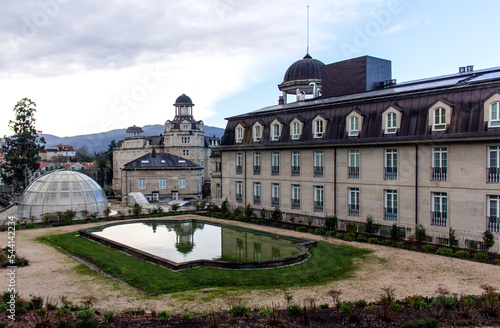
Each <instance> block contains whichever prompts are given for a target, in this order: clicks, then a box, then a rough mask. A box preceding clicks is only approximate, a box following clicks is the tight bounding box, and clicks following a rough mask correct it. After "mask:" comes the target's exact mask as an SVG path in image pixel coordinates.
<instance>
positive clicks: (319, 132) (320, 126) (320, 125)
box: [313, 117, 325, 138]
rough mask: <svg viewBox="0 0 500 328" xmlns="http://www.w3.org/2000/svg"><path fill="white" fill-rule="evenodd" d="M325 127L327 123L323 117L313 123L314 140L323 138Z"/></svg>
mask: <svg viewBox="0 0 500 328" xmlns="http://www.w3.org/2000/svg"><path fill="white" fill-rule="evenodd" d="M324 126H325V122H324V119H323V118H321V117H320V118H317V119H316V120H314V121H313V131H314V138H323V133H324V132H325V130H324Z"/></svg>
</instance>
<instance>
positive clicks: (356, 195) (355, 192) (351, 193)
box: [347, 188, 361, 216]
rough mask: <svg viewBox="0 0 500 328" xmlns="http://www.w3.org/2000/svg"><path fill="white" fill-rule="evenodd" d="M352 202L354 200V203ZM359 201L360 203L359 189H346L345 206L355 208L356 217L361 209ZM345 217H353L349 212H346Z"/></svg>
mask: <svg viewBox="0 0 500 328" xmlns="http://www.w3.org/2000/svg"><path fill="white" fill-rule="evenodd" d="M353 196H354V197H353ZM353 200H354V202H353ZM359 201H360V190H359V188H348V199H347V205H348V206H349V207H350V206H352V205H355V206H357V208H358V215H357V216H360V212H361V207H360V205H359ZM347 215H349V216H353V215H351V214H349V210H348V212H347Z"/></svg>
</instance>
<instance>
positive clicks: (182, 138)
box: [181, 137, 190, 144]
mask: <svg viewBox="0 0 500 328" xmlns="http://www.w3.org/2000/svg"><path fill="white" fill-rule="evenodd" d="M189 141H190V138H189V137H181V143H183V144H188V143H189Z"/></svg>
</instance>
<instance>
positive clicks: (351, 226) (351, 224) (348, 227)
mask: <svg viewBox="0 0 500 328" xmlns="http://www.w3.org/2000/svg"><path fill="white" fill-rule="evenodd" d="M345 231H346V232H356V231H358V225H357V224H356V222H349V223H347V224H346V227H345Z"/></svg>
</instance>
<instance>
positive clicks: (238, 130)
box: [236, 126, 243, 143]
mask: <svg viewBox="0 0 500 328" xmlns="http://www.w3.org/2000/svg"><path fill="white" fill-rule="evenodd" d="M242 141H243V128H242V127H241V126H240V127H237V128H236V142H237V143H241V142H242Z"/></svg>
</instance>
